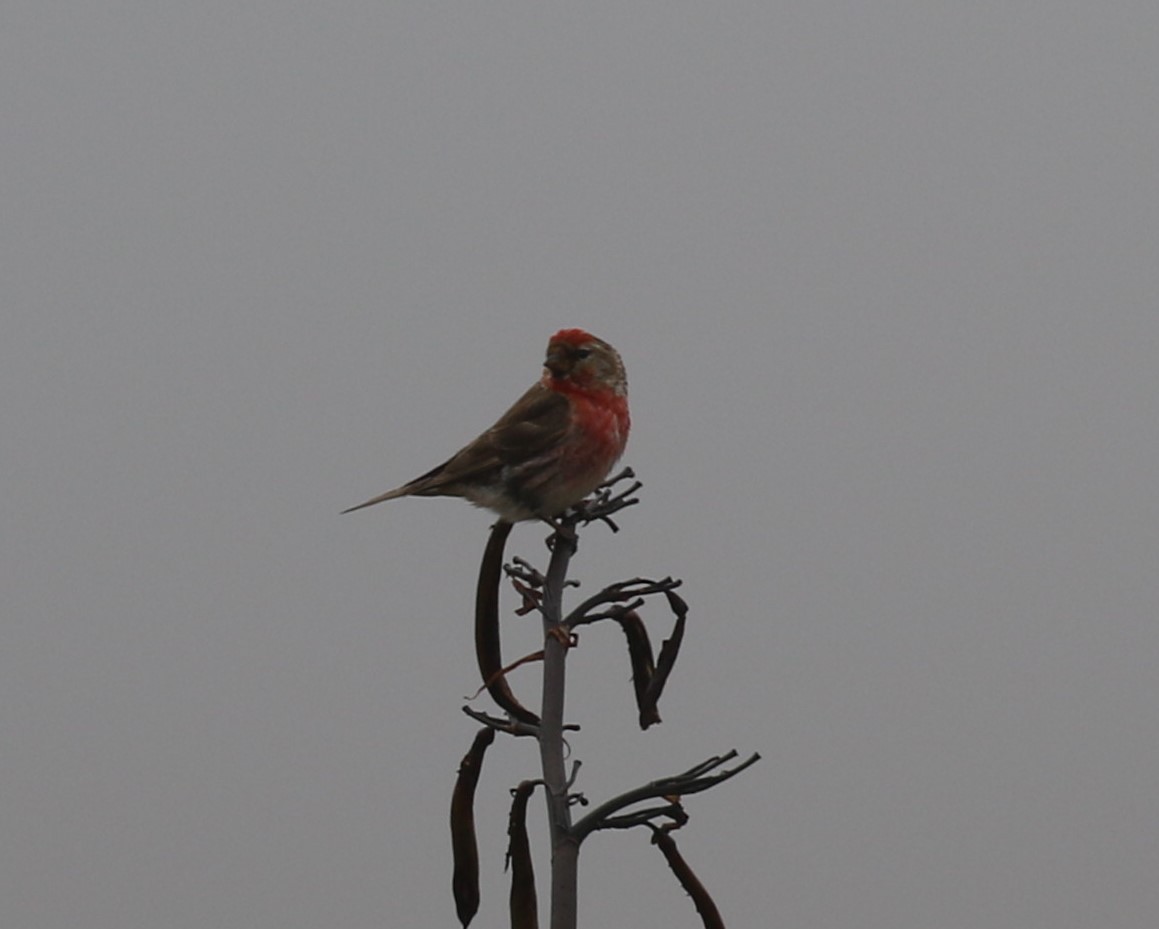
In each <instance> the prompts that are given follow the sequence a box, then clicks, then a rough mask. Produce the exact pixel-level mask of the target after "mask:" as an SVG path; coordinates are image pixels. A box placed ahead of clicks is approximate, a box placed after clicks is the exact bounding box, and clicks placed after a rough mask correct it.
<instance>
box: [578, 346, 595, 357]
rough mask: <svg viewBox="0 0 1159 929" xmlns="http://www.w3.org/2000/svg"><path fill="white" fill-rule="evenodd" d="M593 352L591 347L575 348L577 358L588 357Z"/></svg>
mask: <svg viewBox="0 0 1159 929" xmlns="http://www.w3.org/2000/svg"><path fill="white" fill-rule="evenodd" d="M591 353H592V350H591V349H590V348H577V349H576V350H575V356H576V358H587V357H588V355H590V354H591Z"/></svg>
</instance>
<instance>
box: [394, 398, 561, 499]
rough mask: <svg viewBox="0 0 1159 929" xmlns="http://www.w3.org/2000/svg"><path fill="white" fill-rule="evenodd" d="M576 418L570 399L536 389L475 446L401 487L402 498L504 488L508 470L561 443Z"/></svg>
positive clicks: (470, 446)
mask: <svg viewBox="0 0 1159 929" xmlns="http://www.w3.org/2000/svg"><path fill="white" fill-rule="evenodd" d="M570 418H571V417H570V411H569V405H568V400H567V398H566V397H565V396H563V395H562V394H559V393H556V392H555V391H553V390H548V389H547V388H546V387H544V386H543V385H542V384H536V385H534V386H533V387H532V388H531V389H530V390H528V391H527V393H525V394H524V395H523V396H522V397H520V398H519V399H518V400H517V401H515V404H514V405H513V406H512V407H511V409H509V410H508V411H507V412H506V413H504V414H503V415H502V416H501V417H500V418H499V420H498V422H496V423H495V425H494V426H492V427H491V428H490V429H488V430H487V431H486V432H484V433H483V434H482V435H481V436H479V437H478V438H477V439H475V441H474V442H472V443H471V444H470V445H468V446H466V447H465V448H463V449H461V450H460V451H459V452H457V453H456V454H455V455H454V456H453V457H451V458H450V459H449V460H448V461H445V462H444V463H443V464H441V465H439V466H438V467H437V468H433V469H431V470H430V471H428V472H427V473H426V474H424V475H422V476H421V477H417V478H415V479H414V480H413V481H411V482H409V483H408V484H404V485H403V486H402V487H400V488H399V491H400V493H399V496H403V495H407V494H409V495H414V496H419V497H427V496H439V495H442V494H448V493H449V494H455V489H456V487H457V486H459V485H461V484H467V483H499V482H500V481H501V480H502V476H503V469H504V468H507V467H510V466H513V465H517V464H520V463H523V462H525V461H528V460H529V459H533V458H536V457H538V456H539V455H541V454H543V453H544V452H545V451H547V450H548V449H550V448H552V447H553V446H555V445H556V444H558V443H559V442H560V441H561V440H562V438H563V437H564V435H565V434H566V432H567V428H568V423H569V421H570Z"/></svg>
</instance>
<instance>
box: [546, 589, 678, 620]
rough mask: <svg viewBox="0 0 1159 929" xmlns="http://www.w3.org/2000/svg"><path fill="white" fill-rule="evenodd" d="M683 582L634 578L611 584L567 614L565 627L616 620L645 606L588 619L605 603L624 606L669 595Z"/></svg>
mask: <svg viewBox="0 0 1159 929" xmlns="http://www.w3.org/2000/svg"><path fill="white" fill-rule="evenodd" d="M682 583H683V581H681V580H679V579H678V578H671V577H666V578H662V579H661V580H658V581H653V580H651V579H649V578H646V577H634V578H632V579H631V580H627V581H619V582H617V583H615V584H609V585H608V586H607V587H605V588H604V589H603V590H601V591H600V592H599V593H596V594H593V595H592V596H590V597H588V598H587V599H586V600H585V601H583V603H581V604H580V605H579V606H577V607H576V608H575V609H574V610H572V611H571V612H570V613H568V614H567V617H566V619H564V625H567V626H582V625H584V624H585V623H589V622H594V621H595V619H597V618H609V619H615V618H618V616H619V615H622V613H623V611H624V610H627V609H635V608H636V607H638V606H641V605H642V604H643V601H642V600H641V601H640V602H639V603H636V604H633V605H629V606H623V607H620V608H619V611H618V612H617V611H616V610H612V611H609V612H608V613H607V614H606V616H605V617H590V618H589V617H588V614H589V613H591V611H592V610H594V609H595V608H596V607H598V606H602V605H603V604H605V603H616V604H624V603H628V602H629V601H633V600H636V599H638V598H640V597H648V596H651V595H652V594H660V593H667V592H668V591H670V590H674V589H675V588H677V587H679V586H680V585H681V584H682Z"/></svg>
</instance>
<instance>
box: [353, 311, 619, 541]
mask: <svg viewBox="0 0 1159 929" xmlns="http://www.w3.org/2000/svg"><path fill="white" fill-rule="evenodd" d="M543 367H544V371H543V376H542V377H541V378H540V379H539V382H538V383H536V384H535V385H534V386H533V387H532V388H531V389H530V390H528V391H527V393H525V394H524V395H523V396H522V397H520V398H519V399H518V400H517V401H515V404H514V405H513V406H512V407H511V409H509V410H508V411H507V412H506V413H504V414H503V415H502V416H501V417H500V418H499V421H498V422H496V423H495V425H494V426H492V427H491V428H490V429H488V430H487V431H486V432H484V433H483V434H482V435H481V436H479V437H478V438H477V439H475V441H473V442H472V443H471V444H470V445H468V446H466V447H465V448H463V449H461V450H460V451H459V452H457V453H456V454H455V455H454V456H452V457H451V458H450V459H449V460H447V461H445V462H443V464H441V465H439V466H438V467H437V468H434V469H432V470H430V471H428V472H427V473H426V474H424V475H422V476H421V477H416V478H415V479H414V480H413V481H411V482H410V483H407V484H403V485H402V486H401V487H396V488H395V489H394V490H388V491H387V492H386V493H384V494H380V495H379V496H377V497H374V498H372V499H370V500H367V501H366V502H365V503H360V504H358V506H352V507H351V508H350V509H348V510H343V512H344V513H352V512H354V510H361V509H362V508H363V507H367V506H373V505H374V504H376V503H383V502H384V501H386V500H394V499H396V498H398V497H464V498H466V499H467V500H469V501H470V502H471V503H473V504H475V506H481V507H485V508H486V509H489V510H492V511H494V512H495V513H497V514H499V517H500V519H503V520H505V521H506V522H511V523H515V522H520V521H522V520H528V519H544V520H548V521H549V522H550V521H551V520H552V517H554V516H557V515H559V514H560V513H562V512H563V511H564V510H566V509H567V508H568V507H571V506H574V505H575V504H577V503H579V502H580V501H581V500H583V499H584V498H585V497H586V496H587V495H588V494H590V493H591V492H592V491H593V490H595V489H596V487H598V486H599V485H600V484H601V483H602V482H603V480H604V478H606V477H607V476H608V472H609V471H611V470H612V466H613V465H614V464H615V463H616V462H617V461H618V460H619V458H620V456H621V455H622V454H623V453H624V446H625V445H626V444H627V442H628V429H629V427H630V425H631V421H630V419H629V417H628V379H627V376H626V375H625V373H624V363H623V361H621V360H620V355H619V353H618V352H617V351H616V350H615V349H614V348H612V346H610V345H609V344H608V343H607V342H604V341H602V340H601V339H597V338H596V337H595V336H593V335H591V334H589V333H587V332H584V330H582V329H561V330H560V331H559V332H557V333H556V334H555V335H553V336H552V337H551V340H550V341H549V342H548V343H547V357H546V359H545V360H544V362H543Z"/></svg>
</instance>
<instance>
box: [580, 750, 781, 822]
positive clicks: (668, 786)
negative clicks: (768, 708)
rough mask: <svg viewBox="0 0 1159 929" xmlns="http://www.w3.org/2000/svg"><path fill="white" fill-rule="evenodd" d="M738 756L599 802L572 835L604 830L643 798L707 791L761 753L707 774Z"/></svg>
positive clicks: (710, 761)
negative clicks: (606, 824)
mask: <svg viewBox="0 0 1159 929" xmlns="http://www.w3.org/2000/svg"><path fill="white" fill-rule="evenodd" d="M735 757H736V752H735V751H731V752H728V753H727V754H725V755H719V756H716V757H714V758H710V759H708V760H707V761H704V762H701V763H700V764H698V765H696V766H695V767H693V768H690V769H689V770H688V771H685V772H684V773H682V774H677V775H675V776H673V777H665V778H661V779H660V780H657V781H652V782H651V783H649V784H644V785H643V786H641V787H636V788H634V789H633V790H629V791H626V792H625V793H622V794H620V795H619V796H618V797H613V798H612V799H611V800H608V801H607V802H605V803H602V804H600V805H599V806H598V807H596V808H595V809H594V810H592V811H591V812H590V813H588V814H587V815H586V816H585V817H584V818H583V819H581V820H580V821H579V822H577V823H576V824H575V825H574V826H573V827H572V830H571V831H572V835H573V836H575V838H576V840H577V841H579V842H582V841H583V840H584V839H585V838H586V837H587V836H588V835H589V834H590V833H592V832H594V831H596V830H597V829H603V828H604V823H605V821H606V820H607V819H608V818H609V817H611V816H613V815H614V814H616V813H618V812H619V811H620V810H623V809H625V808H627V807H629V806H631V805H632V804H634V803H640V802H641V801H643V800H656V799H661V798H663V799H669V798H671V797H681V796H685V795H687V794H695V793H700V792H701V791H702V790H708V789H709V788H710V787H715V786H716V785H717V784H719V783H721V782H723V781H727V780H728V779H729V778H731V777H734V776H735V775H737V774H739V773H740V772H741V771H743V770H744V769H745V768H747V767H749V766H751V765H753V764H756V762H757V761H759V760H760V757H761V756H760V755H758V754H755V753H754V754H753V755H751V756H750V757H749V758H747V759H745V760H744V761H743V762H741V763H740V764H739V765H737V766H736V767H735V768H730V769H726V770H724V771H720V772H718V773H716V774H708V773H707V772H709V771H711V770H713V769H714V768H719V767H720V766H721V765H722V764H724V763H725V762H727V761H731V760H732V759H733V758H735Z"/></svg>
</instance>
